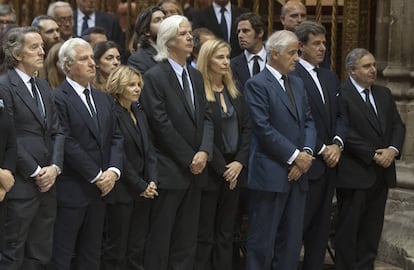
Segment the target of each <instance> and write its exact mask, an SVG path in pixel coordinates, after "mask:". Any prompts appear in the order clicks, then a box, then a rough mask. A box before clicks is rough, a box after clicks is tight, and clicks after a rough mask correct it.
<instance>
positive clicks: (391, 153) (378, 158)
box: [374, 148, 398, 168]
mask: <svg viewBox="0 0 414 270" xmlns="http://www.w3.org/2000/svg"><path fill="white" fill-rule="evenodd" d="M397 154H398V153H397V152H396V151H395V150H394V149H392V148H382V149H377V150H376V151H375V155H374V161H375V162H376V163H377V164H378V165H379V166H381V167H383V168H388V167H389V166H390V165H391V163H392V162H393V161H394V160H395V157H396V156H397Z"/></svg>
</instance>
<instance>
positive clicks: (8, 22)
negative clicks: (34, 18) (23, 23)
mask: <svg viewBox="0 0 414 270" xmlns="http://www.w3.org/2000/svg"><path fill="white" fill-rule="evenodd" d="M13 23H15V21H11V20H0V24H13Z"/></svg>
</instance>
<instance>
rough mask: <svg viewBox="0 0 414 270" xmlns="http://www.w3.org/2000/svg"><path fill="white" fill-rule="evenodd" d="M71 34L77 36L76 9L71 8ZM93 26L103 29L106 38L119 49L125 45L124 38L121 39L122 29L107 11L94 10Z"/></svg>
mask: <svg viewBox="0 0 414 270" xmlns="http://www.w3.org/2000/svg"><path fill="white" fill-rule="evenodd" d="M73 21H74V24H73V36H74V37H77V36H78V23H77V22H78V9H74V10H73ZM95 26H99V27H102V28H104V29H105V33H106V36H107V37H108V40H112V41H115V42H117V43H118V45H119V46H120V48H121V50H122V48H124V47H125V40H122V31H121V27H120V26H119V23H118V19H117V18H116V17H115V16H114V15H112V14H109V13H106V12H101V11H95Z"/></svg>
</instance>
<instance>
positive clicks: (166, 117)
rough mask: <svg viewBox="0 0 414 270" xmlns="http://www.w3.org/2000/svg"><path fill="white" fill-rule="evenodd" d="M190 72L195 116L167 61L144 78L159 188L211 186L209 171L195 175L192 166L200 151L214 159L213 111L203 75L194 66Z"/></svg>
mask: <svg viewBox="0 0 414 270" xmlns="http://www.w3.org/2000/svg"><path fill="white" fill-rule="evenodd" d="M188 72H189V76H190V78H191V82H192V86H193V90H194V103H195V115H194V116H193V115H192V113H191V108H190V107H189V105H188V103H187V102H186V99H185V96H184V93H183V91H182V89H181V85H180V83H179V81H178V79H177V76H176V75H175V72H174V70H173V69H172V67H171V65H170V63H169V62H168V61H167V60H166V61H164V62H162V63H159V64H157V65H156V66H154V67H153V68H151V69H150V70H148V71H147V72H146V73H145V75H144V82H145V83H144V90H143V91H142V96H141V99H142V103H143V109H144V112H145V113H146V115H147V118H148V122H149V124H150V127H151V130H152V134H153V135H154V140H153V143H154V147H155V149H156V153H157V158H158V165H157V171H158V180H159V188H167V189H186V188H188V186H189V185H190V183H191V182H192V181H195V180H196V183H197V184H198V185H199V186H200V187H203V186H204V185H205V184H206V183H207V177H206V176H207V175H206V171H207V170H203V173H202V174H200V175H196V176H195V175H193V174H192V173H191V172H190V170H189V166H190V164H191V162H192V159H193V157H194V155H195V153H197V152H198V151H205V152H207V153H209V157H210V158H211V156H212V153H213V124H212V121H211V111H210V109H209V108H208V104H207V101H206V98H205V94H204V83H203V78H202V76H201V73H200V72H199V71H197V70H195V69H194V68H192V67H190V66H188ZM172 176H173V177H172Z"/></svg>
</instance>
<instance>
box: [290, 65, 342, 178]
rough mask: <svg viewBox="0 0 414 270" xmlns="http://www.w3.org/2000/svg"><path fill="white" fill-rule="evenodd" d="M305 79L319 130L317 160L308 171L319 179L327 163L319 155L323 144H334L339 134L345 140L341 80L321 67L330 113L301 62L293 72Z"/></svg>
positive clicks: (316, 148)
mask: <svg viewBox="0 0 414 270" xmlns="http://www.w3.org/2000/svg"><path fill="white" fill-rule="evenodd" d="M291 74H292V75H296V76H298V77H300V78H301V79H302V80H303V83H304V85H305V90H306V92H307V95H308V98H309V104H310V107H311V111H312V117H313V121H314V122H315V128H316V131H317V137H316V145H315V151H316V153H315V155H314V156H315V158H316V159H315V160H314V161H313V163H312V167H311V168H310V169H309V171H308V175H309V179H319V178H320V177H321V176H322V174H323V173H324V172H325V169H326V165H325V162H324V161H323V159H322V157H321V156H320V155H317V152H319V151H320V150H321V148H322V145H323V144H325V145H329V144H332V142H333V138H334V137H335V136H339V137H340V138H341V139H342V140H343V141H345V126H344V122H343V117H342V114H341V113H340V111H339V103H338V99H339V80H338V77H337V76H336V74H335V73H333V72H332V71H330V70H329V69H326V68H322V67H320V68H319V80H320V82H321V84H323V85H324V87H325V89H326V90H327V93H328V96H327V97H325V99H327V102H328V104H329V113H328V112H327V111H326V109H325V104H324V103H323V101H322V98H321V95H320V93H319V90H318V87H317V86H316V84H315V82H314V80H313V79H312V77H311V75H310V74H309V72H308V71H307V70H306V69H305V68H304V67H303V66H302V65H301V64H300V63H298V64H297V65H296V70H295V71H294V72H292V73H291Z"/></svg>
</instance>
